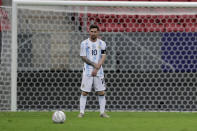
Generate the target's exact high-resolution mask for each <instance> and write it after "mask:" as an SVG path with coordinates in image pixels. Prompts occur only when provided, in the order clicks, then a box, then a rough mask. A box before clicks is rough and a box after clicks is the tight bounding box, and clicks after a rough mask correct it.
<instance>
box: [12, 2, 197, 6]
mask: <svg viewBox="0 0 197 131" xmlns="http://www.w3.org/2000/svg"><path fill="white" fill-rule="evenodd" d="M14 3H15V4H17V5H35V6H36V5H51V6H52V5H59V6H66V5H69V6H105V7H197V2H139V1H132V2H126V1H62V0H59V1H55V0H14Z"/></svg>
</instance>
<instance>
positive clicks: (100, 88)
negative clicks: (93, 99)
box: [94, 77, 109, 117]
mask: <svg viewBox="0 0 197 131" xmlns="http://www.w3.org/2000/svg"><path fill="white" fill-rule="evenodd" d="M94 88H95V90H96V92H97V94H98V100H99V105H100V115H101V117H109V116H108V115H107V114H106V113H105V105H106V99H105V89H106V88H105V82H104V79H103V77H94Z"/></svg>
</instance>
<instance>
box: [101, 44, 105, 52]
mask: <svg viewBox="0 0 197 131" xmlns="http://www.w3.org/2000/svg"><path fill="white" fill-rule="evenodd" d="M101 52H106V43H105V42H103V43H102V46H101ZM104 54H105V53H104Z"/></svg>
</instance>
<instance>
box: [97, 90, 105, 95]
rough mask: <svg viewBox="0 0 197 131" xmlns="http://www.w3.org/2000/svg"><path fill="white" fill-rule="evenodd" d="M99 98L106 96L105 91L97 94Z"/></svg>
mask: <svg viewBox="0 0 197 131" xmlns="http://www.w3.org/2000/svg"><path fill="white" fill-rule="evenodd" d="M97 93H98V95H99V96H104V95H105V91H99V92H97Z"/></svg>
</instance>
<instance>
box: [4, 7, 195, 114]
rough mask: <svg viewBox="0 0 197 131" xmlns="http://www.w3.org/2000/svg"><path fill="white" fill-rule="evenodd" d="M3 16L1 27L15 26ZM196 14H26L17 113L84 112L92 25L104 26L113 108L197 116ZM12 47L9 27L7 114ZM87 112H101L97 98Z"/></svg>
mask: <svg viewBox="0 0 197 131" xmlns="http://www.w3.org/2000/svg"><path fill="white" fill-rule="evenodd" d="M2 9H3V8H2ZM4 10H5V11H6V12H7V14H8V15H7V18H4V17H1V21H5V20H8V21H10V20H11V14H10V10H8V9H4ZM147 10H148V11H147ZM175 10H176V11H175ZM195 10H196V9H194V8H189V9H187V8H177V9H175V8H173V9H171V10H169V9H166V8H152V9H151V8H149V9H147V8H124V7H122V8H120V7H118V8H115V7H113V8H103V7H102V8H101V7H55V6H53V7H51V6H50V7H47V6H45V7H33V6H28V8H27V7H23V8H22V7H21V8H19V9H18V19H17V21H18V68H17V109H18V110H54V109H65V110H78V109H79V97H80V85H81V77H82V75H81V74H82V67H83V62H82V61H81V59H80V57H79V48H80V42H81V41H83V40H84V39H86V38H88V32H87V31H88V27H89V25H90V24H97V25H99V27H100V29H101V32H100V37H101V39H102V40H104V41H105V42H106V43H107V59H106V61H105V64H104V71H105V83H106V86H107V91H106V99H107V104H106V109H107V110H154V111H155V110H164V111H180V110H181V111H191V110H192V111H196V109H197V108H196V104H197V101H196V95H197V89H196V87H197V80H196V77H197V73H196V71H197V51H196V49H197V42H196V36H197V32H196V29H197V21H196V18H197V15H196V11H195ZM181 11H182V12H181ZM115 12H116V13H115ZM117 12H118V13H117ZM6 23H7V22H6ZM9 24H10V22H8V23H7V24H6V25H9ZM1 26H2V27H3V26H4V24H3V23H2V22H1ZM10 44H11V34H10V28H9V29H6V30H2V49H1V51H2V52H1V65H2V66H1V67H0V69H1V70H0V71H1V77H0V82H1V86H0V95H1V98H2V99H1V100H0V104H1V105H2V106H0V109H2V110H4V109H9V108H10V107H9V104H10V75H11V72H10V62H11V61H10V53H11V52H10ZM3 51H4V53H3ZM3 62H4V64H3ZM4 65H5V66H4ZM86 109H89V110H97V109H99V104H98V98H97V96H96V95H95V93H94V92H92V93H90V94H89V97H88V101H87V106H86Z"/></svg>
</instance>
